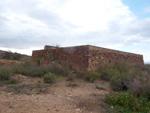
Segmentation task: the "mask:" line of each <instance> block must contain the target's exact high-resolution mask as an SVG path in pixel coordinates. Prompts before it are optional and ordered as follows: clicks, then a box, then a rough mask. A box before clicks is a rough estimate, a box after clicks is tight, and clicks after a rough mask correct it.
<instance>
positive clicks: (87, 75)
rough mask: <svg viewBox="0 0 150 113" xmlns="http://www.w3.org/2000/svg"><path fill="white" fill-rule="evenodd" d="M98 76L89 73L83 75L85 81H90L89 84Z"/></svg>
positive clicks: (98, 76)
mask: <svg viewBox="0 0 150 113" xmlns="http://www.w3.org/2000/svg"><path fill="white" fill-rule="evenodd" d="M100 76H101V75H100V74H99V73H97V72H91V73H88V74H86V75H85V77H84V78H85V80H86V81H90V82H94V81H95V80H97V79H99V78H100Z"/></svg>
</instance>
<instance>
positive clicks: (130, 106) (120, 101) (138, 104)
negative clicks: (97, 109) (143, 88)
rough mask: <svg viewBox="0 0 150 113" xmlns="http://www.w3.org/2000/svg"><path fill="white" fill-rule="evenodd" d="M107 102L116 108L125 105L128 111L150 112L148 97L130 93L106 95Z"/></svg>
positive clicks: (130, 112)
mask: <svg viewBox="0 0 150 113" xmlns="http://www.w3.org/2000/svg"><path fill="white" fill-rule="evenodd" d="M106 102H107V103H108V104H109V105H111V106H113V107H114V108H121V107H123V108H124V109H126V110H127V111H128V113H133V112H138V113H149V111H150V101H149V100H148V99H147V98H137V97H134V96H133V95H131V94H129V93H125V94H122V93H118V94H109V95H106ZM119 106H120V107H119Z"/></svg>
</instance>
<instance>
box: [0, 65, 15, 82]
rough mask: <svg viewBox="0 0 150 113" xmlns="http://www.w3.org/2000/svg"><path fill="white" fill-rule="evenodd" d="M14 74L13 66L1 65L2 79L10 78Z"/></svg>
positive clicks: (0, 76)
mask: <svg viewBox="0 0 150 113" xmlns="http://www.w3.org/2000/svg"><path fill="white" fill-rule="evenodd" d="M12 74H13V71H12V69H11V67H8V66H7V67H6V66H1V67H0V80H9V79H10V76H11V75H12Z"/></svg>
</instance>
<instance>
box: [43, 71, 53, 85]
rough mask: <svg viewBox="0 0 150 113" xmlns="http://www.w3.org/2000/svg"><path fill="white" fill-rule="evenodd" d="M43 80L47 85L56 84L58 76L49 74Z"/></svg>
mask: <svg viewBox="0 0 150 113" xmlns="http://www.w3.org/2000/svg"><path fill="white" fill-rule="evenodd" d="M43 80H44V82H45V83H49V84H51V83H54V82H55V81H56V75H54V74H52V73H50V72H49V73H47V74H45V75H44V78H43Z"/></svg>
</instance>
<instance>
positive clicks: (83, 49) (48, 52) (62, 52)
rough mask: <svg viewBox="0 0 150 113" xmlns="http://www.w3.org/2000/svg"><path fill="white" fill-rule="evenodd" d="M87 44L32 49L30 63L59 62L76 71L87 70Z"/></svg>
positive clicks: (46, 63)
mask: <svg viewBox="0 0 150 113" xmlns="http://www.w3.org/2000/svg"><path fill="white" fill-rule="evenodd" d="M88 58H89V56H88V46H78V47H66V48H54V47H49V46H45V49H44V50H40V51H33V53H32V60H31V61H32V64H37V62H38V60H39V59H40V65H41V66H46V65H49V64H53V63H55V62H60V63H61V64H62V65H64V66H68V67H71V68H72V69H74V70H76V71H84V72H85V71H87V67H88Z"/></svg>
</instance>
